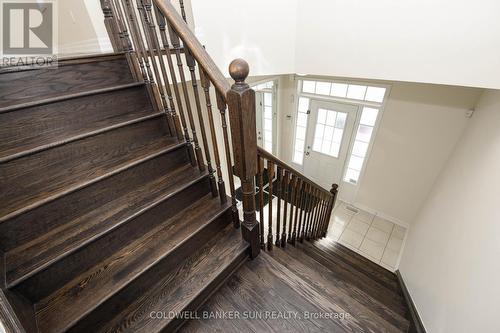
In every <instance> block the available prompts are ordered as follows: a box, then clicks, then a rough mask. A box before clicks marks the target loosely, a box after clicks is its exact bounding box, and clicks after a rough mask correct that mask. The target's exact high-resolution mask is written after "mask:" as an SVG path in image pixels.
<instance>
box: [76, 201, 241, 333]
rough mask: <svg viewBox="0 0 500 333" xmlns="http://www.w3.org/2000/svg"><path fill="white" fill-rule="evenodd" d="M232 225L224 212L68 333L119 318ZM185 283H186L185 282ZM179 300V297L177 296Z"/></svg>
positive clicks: (85, 329) (227, 212) (93, 328)
mask: <svg viewBox="0 0 500 333" xmlns="http://www.w3.org/2000/svg"><path fill="white" fill-rule="evenodd" d="M230 222H231V214H230V210H229V209H228V210H226V211H225V212H224V213H223V214H222V215H220V216H219V217H218V218H216V219H214V220H213V221H212V222H211V223H209V224H208V225H206V226H205V227H204V228H203V229H202V230H200V231H198V232H196V233H194V232H193V235H192V236H191V237H190V238H189V239H188V240H186V242H184V243H182V244H180V245H179V246H178V247H177V248H175V249H174V250H173V251H172V252H170V253H169V255H168V256H167V257H165V258H163V259H162V260H161V261H160V262H158V263H157V264H156V265H155V266H153V267H152V268H150V269H149V270H148V271H146V272H144V273H143V274H141V275H140V276H139V277H138V278H137V279H135V280H134V281H132V283H130V284H129V285H127V286H126V287H125V288H124V289H122V290H121V291H119V292H118V293H116V294H115V295H113V296H112V297H111V298H109V299H108V300H107V301H106V302H104V303H103V304H101V305H100V306H99V307H98V308H96V309H94V311H92V312H91V313H90V314H88V315H87V316H86V317H85V318H82V319H81V320H80V321H79V322H78V323H77V324H76V325H74V326H73V327H72V328H71V329H70V330H69V331H68V332H94V331H97V328H99V327H102V326H103V325H104V324H105V323H106V322H107V321H109V320H110V318H113V317H114V316H116V315H118V314H119V313H120V312H121V311H123V310H124V309H125V308H126V307H127V305H128V304H130V303H131V302H133V301H134V300H135V299H137V298H140V297H141V295H144V294H146V293H147V292H148V291H150V289H151V288H152V287H153V286H154V284H155V283H156V282H157V281H158V280H159V278H158V277H162V276H166V275H168V274H169V273H171V272H172V270H175V269H176V267H177V266H179V265H181V264H182V262H183V261H184V260H186V259H188V258H189V257H190V256H191V255H192V254H193V253H194V252H195V251H196V250H198V249H200V248H201V247H203V245H205V244H206V243H208V242H209V241H210V240H211V239H212V238H213V237H215V235H216V234H217V233H218V232H220V230H222V229H223V228H224V227H225V226H227V225H228V224H229V223H230ZM186 282H187V283H188V281H186ZM179 297H180V298H182V296H181V295H180V296H179Z"/></svg>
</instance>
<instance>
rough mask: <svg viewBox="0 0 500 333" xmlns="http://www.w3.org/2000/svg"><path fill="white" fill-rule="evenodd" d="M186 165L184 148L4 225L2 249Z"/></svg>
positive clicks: (1, 226)
mask: <svg viewBox="0 0 500 333" xmlns="http://www.w3.org/2000/svg"><path fill="white" fill-rule="evenodd" d="M186 163H189V160H188V155H187V151H186V149H185V146H180V147H178V148H177V149H174V150H172V151H170V152H168V153H165V154H163V155H160V156H157V157H155V158H153V159H151V160H149V161H146V162H144V163H141V164H139V165H137V166H135V167H133V168H130V169H128V170H125V171H123V172H121V173H118V174H116V175H114V176H111V177H109V178H107V179H104V180H103V181H101V182H98V183H95V184H92V185H90V186H88V187H85V188H83V189H81V190H79V191H76V192H73V193H71V194H69V195H66V196H64V197H62V198H60V199H58V200H55V201H52V202H50V203H48V204H46V205H43V206H41V207H39V208H37V209H34V210H31V211H29V212H27V213H25V214H22V215H20V216H18V217H16V218H14V219H11V220H8V221H5V222H3V223H0V249H2V250H4V251H5V252H7V251H9V250H11V249H13V248H15V247H18V246H20V245H22V244H25V243H27V242H29V241H31V240H33V239H35V238H38V237H40V236H42V235H43V234H44V233H46V232H47V231H48V230H52V229H54V228H56V227H58V226H61V225H64V224H65V223H66V222H68V221H72V220H74V219H76V218H78V217H79V216H84V215H86V214H89V213H91V212H92V211H93V210H95V209H97V208H99V207H101V206H102V205H105V204H106V203H108V202H110V201H111V200H112V199H113V198H116V197H121V196H123V195H125V194H126V193H129V192H130V191H131V190H132V189H134V188H138V187H140V186H142V185H144V184H145V183H148V182H150V181H152V180H154V179H156V178H158V177H161V176H163V175H165V174H167V173H168V172H170V171H171V170H175V169H177V168H178V167H180V166H181V165H185V164H186ZM67 207H71V209H67Z"/></svg>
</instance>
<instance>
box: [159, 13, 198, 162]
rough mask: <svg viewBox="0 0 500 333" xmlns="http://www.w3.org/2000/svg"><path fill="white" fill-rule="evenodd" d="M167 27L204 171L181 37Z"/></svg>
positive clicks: (192, 131) (195, 143) (196, 148)
mask: <svg viewBox="0 0 500 333" xmlns="http://www.w3.org/2000/svg"><path fill="white" fill-rule="evenodd" d="M167 27H168V31H169V35H170V42H171V43H172V46H173V48H174V53H175V59H176V60H177V71H178V72H179V77H180V78H181V87H182V92H183V94H184V101H185V103H186V111H187V116H188V120H189V126H190V127H191V134H192V135H193V143H194V151H195V154H196V160H197V162H198V167H199V169H200V170H201V171H202V170H204V169H205V166H204V164H203V156H202V152H201V149H200V145H199V143H198V137H197V134H196V127H195V124H194V118H193V110H192V109H191V103H190V100H189V94H188V89H187V83H186V76H185V75H184V65H183V64H182V59H181V43H180V39H179V36H178V35H177V33H176V32H175V31H174V30H173V28H172V26H171V25H170V24H168V22H167ZM179 102H180V101H179ZM185 131H187V127H186V130H185ZM184 135H186V133H184Z"/></svg>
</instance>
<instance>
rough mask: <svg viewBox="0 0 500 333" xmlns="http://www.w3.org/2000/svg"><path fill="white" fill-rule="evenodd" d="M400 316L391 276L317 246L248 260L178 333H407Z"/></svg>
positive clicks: (330, 246) (331, 246) (336, 249)
mask: <svg viewBox="0 0 500 333" xmlns="http://www.w3.org/2000/svg"><path fill="white" fill-rule="evenodd" d="M406 312H407V308H406V306H405V303H404V300H403V297H402V295H401V290H400V288H399V285H398V283H397V279H396V277H395V275H394V274H393V273H391V272H389V271H387V270H385V269H383V268H381V267H380V266H378V265H376V264H374V263H372V262H370V261H368V260H367V259H365V258H363V257H361V256H360V255H358V254H356V253H354V252H353V251H351V250H349V249H347V248H345V247H344V246H342V245H340V244H338V243H333V242H330V241H325V240H323V241H318V242H315V243H314V244H311V243H308V242H305V243H304V244H300V245H298V246H297V248H293V247H292V246H288V247H287V248H286V250H282V249H279V248H276V247H275V248H274V249H273V251H272V252H267V253H262V254H261V255H260V256H259V257H258V258H257V259H255V260H253V261H248V262H247V263H246V264H244V265H243V266H242V267H241V268H240V269H239V270H238V271H237V272H236V273H235V274H234V275H233V276H232V277H231V278H230V279H229V280H228V281H227V282H226V283H225V285H224V286H223V287H222V288H221V289H219V291H218V292H217V293H216V294H215V295H213V296H212V297H211V298H210V299H209V301H208V302H207V303H206V304H205V305H204V306H203V307H202V308H201V309H200V310H199V311H198V312H196V313H195V314H193V315H197V316H198V317H200V318H201V319H194V320H191V321H189V322H188V323H186V325H185V326H184V327H183V329H182V330H181V331H183V332H216V331H217V332H407V330H408V325H409V323H408V320H407V318H406V317H405V314H406ZM217 316H218V318H214V317H217ZM221 316H222V317H223V318H222V319H221ZM207 317H209V318H207Z"/></svg>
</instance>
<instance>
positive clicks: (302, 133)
mask: <svg viewBox="0 0 500 333" xmlns="http://www.w3.org/2000/svg"><path fill="white" fill-rule="evenodd" d="M296 138H297V139H301V140H305V139H306V128H305V127H300V126H297V135H296Z"/></svg>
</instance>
